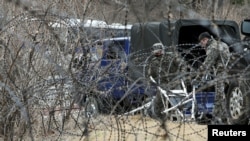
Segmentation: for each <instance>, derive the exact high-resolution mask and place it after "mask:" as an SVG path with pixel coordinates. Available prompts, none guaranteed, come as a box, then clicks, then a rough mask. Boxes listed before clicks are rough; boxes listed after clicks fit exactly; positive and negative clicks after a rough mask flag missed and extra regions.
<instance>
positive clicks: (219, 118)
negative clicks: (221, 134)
mask: <svg viewBox="0 0 250 141" xmlns="http://www.w3.org/2000/svg"><path fill="white" fill-rule="evenodd" d="M217 76H225V73H218V74H217ZM220 80H223V79H220ZM224 89H225V82H224V81H217V82H216V84H215V90H216V91H215V97H214V107H213V111H212V115H213V119H212V124H227V117H228V113H227V110H226V95H225V91H224Z"/></svg>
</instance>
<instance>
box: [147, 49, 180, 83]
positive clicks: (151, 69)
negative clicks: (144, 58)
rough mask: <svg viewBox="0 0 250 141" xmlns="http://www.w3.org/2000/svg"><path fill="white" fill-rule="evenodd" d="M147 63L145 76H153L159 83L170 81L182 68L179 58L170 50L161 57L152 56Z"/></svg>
mask: <svg viewBox="0 0 250 141" xmlns="http://www.w3.org/2000/svg"><path fill="white" fill-rule="evenodd" d="M146 64H147V65H146V69H145V77H150V76H152V77H153V78H154V79H155V81H156V82H157V83H158V84H166V83H168V82H169V81H171V80H172V79H173V78H174V77H176V75H177V74H178V70H180V69H179V67H180V66H179V65H180V63H179V61H178V59H177V58H176V56H175V55H174V54H173V53H172V54H171V53H169V52H167V53H165V54H164V55H162V56H160V57H155V56H151V58H150V59H149V61H148V62H147V63H146Z"/></svg>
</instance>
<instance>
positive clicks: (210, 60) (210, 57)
mask: <svg viewBox="0 0 250 141" xmlns="http://www.w3.org/2000/svg"><path fill="white" fill-rule="evenodd" d="M218 55H219V51H218V50H217V49H215V48H213V47H212V48H209V49H208V50H207V57H206V59H205V61H204V62H203V64H202V69H205V68H207V69H209V68H211V67H212V66H213V65H214V64H215V61H216V60H217V58H218Z"/></svg>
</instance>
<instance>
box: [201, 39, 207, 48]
mask: <svg viewBox="0 0 250 141" xmlns="http://www.w3.org/2000/svg"><path fill="white" fill-rule="evenodd" d="M207 42H208V38H203V39H201V40H200V45H201V46H202V47H206V45H207Z"/></svg>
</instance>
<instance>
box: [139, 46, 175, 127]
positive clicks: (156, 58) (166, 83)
mask: <svg viewBox="0 0 250 141" xmlns="http://www.w3.org/2000/svg"><path fill="white" fill-rule="evenodd" d="M151 53H152V55H151V56H150V57H149V58H148V59H147V60H146V64H147V66H146V67H145V68H144V71H145V77H146V78H150V77H152V78H153V79H154V80H155V81H156V83H157V85H158V86H160V87H161V88H162V89H164V90H170V89H174V87H176V84H175V83H172V82H171V80H172V79H173V78H175V77H176V75H177V74H179V73H178V70H179V65H180V62H179V60H178V59H177V54H176V53H175V52H174V51H172V50H169V51H167V49H166V48H165V47H164V46H163V45H162V44H161V43H155V44H154V45H153V46H152V47H151ZM179 84H180V83H179ZM166 104H167V103H166V99H165V97H164V96H163V95H162V93H161V92H160V91H159V90H158V91H157V94H156V96H155V98H154V99H153V101H152V105H151V107H150V108H149V109H148V114H149V116H151V117H152V118H154V119H157V120H159V121H160V122H161V123H162V124H163V123H164V122H165V120H166V119H167V115H166V114H165V113H161V112H162V111H164V109H165V107H166Z"/></svg>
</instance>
